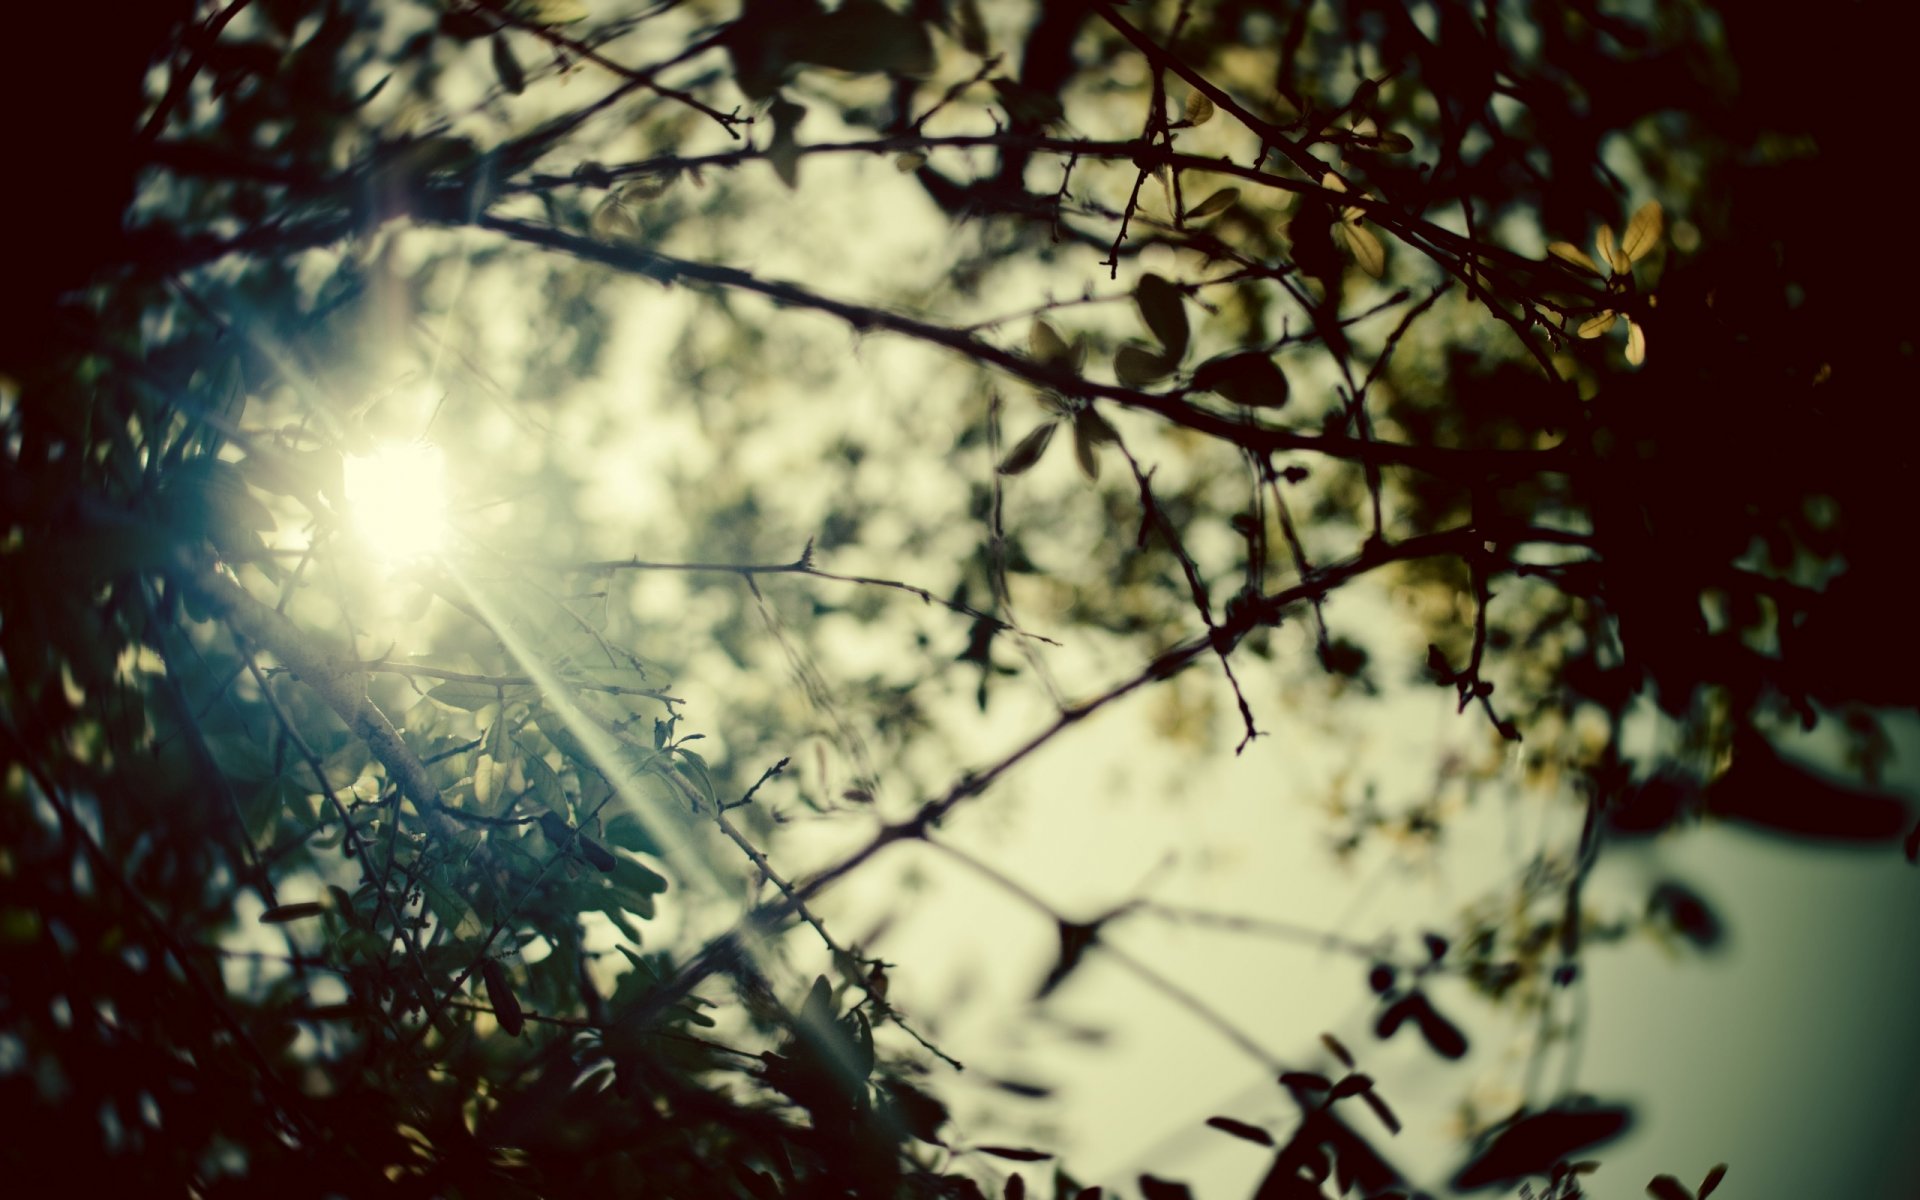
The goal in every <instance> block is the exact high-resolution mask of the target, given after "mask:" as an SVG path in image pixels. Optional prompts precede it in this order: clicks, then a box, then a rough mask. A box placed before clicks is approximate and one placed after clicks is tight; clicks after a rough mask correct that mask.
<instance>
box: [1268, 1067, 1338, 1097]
mask: <svg viewBox="0 0 1920 1200" xmlns="http://www.w3.org/2000/svg"><path fill="white" fill-rule="evenodd" d="M1280 1084H1281V1086H1282V1087H1290V1088H1300V1089H1302V1090H1305V1091H1314V1092H1326V1091H1331V1090H1333V1080H1331V1079H1328V1078H1327V1077H1326V1076H1325V1075H1322V1074H1320V1072H1318V1071H1287V1072H1284V1073H1283V1074H1281V1076H1280Z"/></svg>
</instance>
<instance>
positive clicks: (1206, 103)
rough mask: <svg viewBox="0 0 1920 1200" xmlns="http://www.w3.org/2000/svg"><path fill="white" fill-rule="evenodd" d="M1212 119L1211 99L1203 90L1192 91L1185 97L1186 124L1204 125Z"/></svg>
mask: <svg viewBox="0 0 1920 1200" xmlns="http://www.w3.org/2000/svg"><path fill="white" fill-rule="evenodd" d="M1211 120H1213V100H1212V99H1211V98H1210V97H1209V96H1208V95H1207V94H1206V93H1205V92H1194V93H1192V94H1190V95H1189V96H1188V97H1187V124H1189V125H1205V124H1206V123H1207V122H1208V121H1211Z"/></svg>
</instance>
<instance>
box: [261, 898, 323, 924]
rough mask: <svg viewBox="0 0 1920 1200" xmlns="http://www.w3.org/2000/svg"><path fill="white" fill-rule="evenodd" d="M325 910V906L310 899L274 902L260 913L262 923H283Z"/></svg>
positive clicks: (311, 915) (314, 915)
mask: <svg viewBox="0 0 1920 1200" xmlns="http://www.w3.org/2000/svg"><path fill="white" fill-rule="evenodd" d="M325 911H327V906H326V905H324V904H320V903H317V902H315V901H312V900H302V901H300V902H299V903H297V904H276V905H274V906H273V907H272V908H269V909H268V910H267V911H265V912H263V913H261V914H260V923H261V924H262V925H284V924H286V923H287V922H288V921H298V920H302V919H304V918H306V917H317V916H319V915H320V914H321V913H323V912H325Z"/></svg>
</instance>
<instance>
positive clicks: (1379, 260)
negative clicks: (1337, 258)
mask: <svg viewBox="0 0 1920 1200" xmlns="http://www.w3.org/2000/svg"><path fill="white" fill-rule="evenodd" d="M1338 229H1339V231H1340V233H1341V235H1342V236H1343V237H1345V238H1346V241H1347V249H1349V250H1351V251H1353V261H1354V262H1355V264H1357V265H1358V266H1359V268H1360V269H1361V270H1362V271H1365V272H1366V273H1367V274H1369V275H1371V276H1373V277H1374V278H1375V279H1378V278H1380V277H1381V276H1382V275H1384V274H1386V271H1387V248H1386V247H1385V246H1383V245H1381V244H1380V239H1379V238H1377V237H1375V236H1374V233H1373V230H1371V229H1368V228H1367V227H1366V226H1364V225H1361V224H1359V223H1358V222H1356V221H1347V222H1343V223H1341V224H1340V225H1339V226H1338Z"/></svg>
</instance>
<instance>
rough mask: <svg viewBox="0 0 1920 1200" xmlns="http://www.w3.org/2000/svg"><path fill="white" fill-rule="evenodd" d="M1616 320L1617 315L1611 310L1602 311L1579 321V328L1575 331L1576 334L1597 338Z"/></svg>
mask: <svg viewBox="0 0 1920 1200" xmlns="http://www.w3.org/2000/svg"><path fill="white" fill-rule="evenodd" d="M1617 320H1619V316H1618V314H1616V313H1613V312H1603V313H1601V314H1600V315H1599V316H1597V317H1589V318H1587V319H1586V320H1585V321H1582V322H1581V323H1580V328H1579V329H1578V330H1576V331H1575V333H1576V336H1579V337H1583V338H1597V337H1599V336H1600V335H1601V334H1603V333H1605V332H1606V331H1607V330H1609V329H1612V328H1613V323H1614V322H1615V321H1617Z"/></svg>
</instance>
